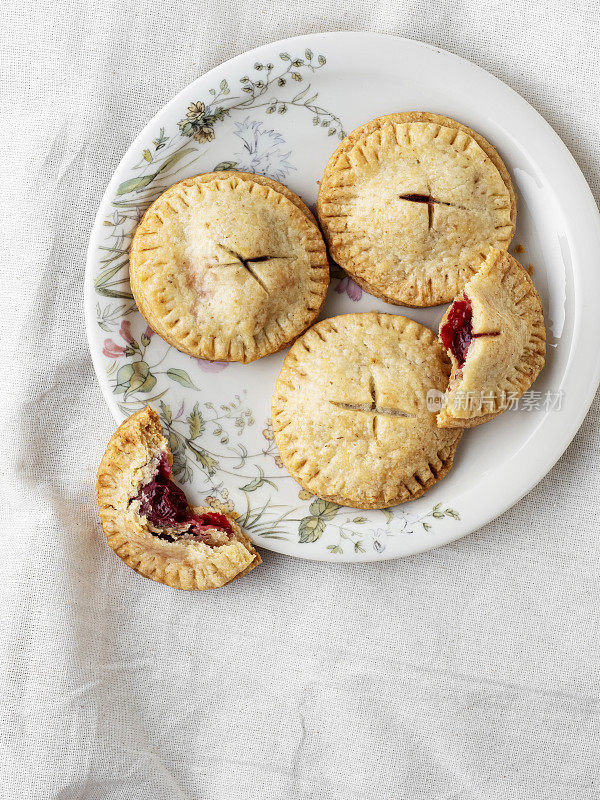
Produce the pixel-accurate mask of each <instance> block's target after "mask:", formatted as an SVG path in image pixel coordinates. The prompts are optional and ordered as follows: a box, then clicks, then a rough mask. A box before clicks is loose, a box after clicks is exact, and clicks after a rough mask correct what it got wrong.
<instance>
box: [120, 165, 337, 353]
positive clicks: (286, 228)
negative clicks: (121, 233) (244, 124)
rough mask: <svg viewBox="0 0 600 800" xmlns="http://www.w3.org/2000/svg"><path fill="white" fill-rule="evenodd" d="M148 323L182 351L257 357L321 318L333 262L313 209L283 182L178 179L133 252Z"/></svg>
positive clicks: (145, 223) (230, 175)
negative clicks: (312, 212) (329, 256)
mask: <svg viewBox="0 0 600 800" xmlns="http://www.w3.org/2000/svg"><path fill="white" fill-rule="evenodd" d="M129 265H130V268H129V274H130V282H131V289H132V292H133V295H134V297H135V300H136V303H137V306H138V308H139V310H140V312H141V314H142V316H143V317H144V318H145V319H146V321H147V322H148V324H149V325H150V327H151V328H152V329H153V330H155V331H156V333H158V334H159V336H161V337H162V338H163V339H164V340H165V341H167V342H169V344H172V345H173V346H174V347H176V348H177V349H178V350H181V351H182V352H184V353H187V354H189V355H191V356H195V357H197V358H202V359H209V360H216V361H242V362H244V363H246V362H249V361H253V360H255V359H257V358H260V357H262V356H265V355H268V354H270V353H274V352H276V351H277V350H281V349H282V348H283V347H286V346H287V345H288V344H289V343H290V342H291V341H293V340H294V339H295V338H296V337H297V336H298V335H299V334H300V333H302V332H303V331H304V330H305V329H306V328H307V327H308V326H309V325H310V324H311V323H312V322H313V321H314V320H315V319H316V317H317V316H318V314H319V311H320V309H321V306H322V304H323V301H324V300H325V294H326V292H327V286H328V284H329V269H328V264H327V255H326V251H325V243H324V242H323V238H322V236H321V233H320V231H319V229H318V228H317V226H316V225H315V221H314V218H313V217H312V215H311V213H310V211H309V210H308V208H307V207H306V206H305V205H304V203H303V202H302V201H301V200H300V198H299V197H297V196H296V195H295V194H293V192H291V191H290V190H289V189H287V188H286V187H285V186H282V184H279V183H277V182H276V181H273V180H270V179H269V178H265V177H263V176H259V175H250V174H247V173H236V172H217V173H208V174H205V175H198V176H196V177H195V178H188V179H186V180H183V181H180V182H179V183H176V184H175V185H173V186H171V187H170V188H169V189H167V190H166V191H165V192H164V193H163V194H162V195H160V197H159V198H158V199H157V200H155V201H154V203H153V204H152V205H151V206H150V208H149V209H148V210H147V211H146V213H145V214H144V216H143V218H142V220H141V222H140V224H139V225H138V228H137V230H136V233H135V236H134V238H133V241H132V244H131V249H130V254H129Z"/></svg>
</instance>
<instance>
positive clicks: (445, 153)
mask: <svg viewBox="0 0 600 800" xmlns="http://www.w3.org/2000/svg"><path fill="white" fill-rule="evenodd" d="M516 208H517V206H516V196H515V192H514V189H513V187H512V183H511V180H510V176H509V174H508V171H507V169H506V167H505V165H504V163H503V162H502V159H501V158H500V156H499V155H498V153H497V152H496V150H495V149H494V148H493V147H492V145H490V144H489V143H488V142H486V140H485V139H484V138H483V137H482V136H480V135H479V134H478V133H476V132H475V131H472V130H471V129H470V128H467V127H466V126H465V125H461V124H460V123H459V122H456V121H455V120H452V119H449V118H448V117H442V116H439V115H438V114H427V113H423V112H411V113H402V114H390V115H388V116H385V117H379V118H378V119H375V120H373V121H372V122H369V123H367V124H366V125H362V126H361V127H360V128H357V129H356V130H355V131H353V132H352V133H351V134H350V135H349V136H347V137H346V138H345V139H344V140H343V141H342V143H341V144H340V145H339V147H338V148H337V150H336V151H335V152H334V154H333V155H332V156H331V158H330V159H329V162H328V164H327V166H326V168H325V172H324V173H323V177H322V179H321V187H320V191H319V199H318V202H317V213H318V216H319V220H320V222H321V227H322V229H323V232H324V235H325V238H326V240H327V243H328V245H329V249H330V253H331V256H332V257H333V258H334V259H335V261H337V263H338V264H340V266H342V267H343V268H344V269H345V270H346V271H347V272H348V273H349V274H350V275H351V276H352V278H353V279H354V280H355V281H356V283H358V284H359V285H360V286H362V287H363V289H365V290H366V291H368V292H370V293H371V294H373V295H375V296H376V297H381V298H382V299H383V300H386V301H387V302H389V303H396V304H402V305H407V306H435V305H439V304H440V303H447V302H450V301H451V300H452V298H453V297H454V296H455V295H456V294H457V293H458V292H459V291H460V290H461V289H462V288H463V287H464V285H465V283H466V282H467V281H468V280H469V278H470V277H471V275H472V274H473V273H474V272H476V271H477V268H478V267H479V265H480V264H481V263H482V261H483V260H484V259H485V253H486V252H487V249H488V248H489V246H491V245H493V246H494V247H498V248H500V249H506V248H507V247H508V245H509V244H510V241H511V239H512V237H513V234H514V231H515V221H516Z"/></svg>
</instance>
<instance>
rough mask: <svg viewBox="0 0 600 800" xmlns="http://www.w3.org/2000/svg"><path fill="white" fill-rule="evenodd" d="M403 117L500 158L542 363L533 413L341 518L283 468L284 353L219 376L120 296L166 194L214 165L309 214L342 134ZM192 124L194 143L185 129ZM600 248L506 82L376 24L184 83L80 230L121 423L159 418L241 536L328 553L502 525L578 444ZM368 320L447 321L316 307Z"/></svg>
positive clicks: (590, 220)
mask: <svg viewBox="0 0 600 800" xmlns="http://www.w3.org/2000/svg"><path fill="white" fill-rule="evenodd" d="M191 104H198V105H195V106H194V107H193V108H190V106H191ZM202 104H203V105H202ZM219 109H222V110H219ZM413 110H424V111H432V112H437V113H440V114H445V115H447V116H450V117H453V118H455V119H457V120H460V121H461V122H464V123H466V124H467V125H469V126H470V127H472V128H474V129H475V130H477V131H479V132H480V133H482V134H483V135H484V136H485V137H486V139H488V140H489V141H490V142H492V144H494V145H495V146H496V147H497V148H498V150H499V151H500V153H501V155H502V157H503V158H504V160H505V162H506V164H507V165H508V167H509V170H510V172H511V174H512V177H513V180H514V182H515V185H516V189H517V192H518V195H519V211H518V229H517V234H516V236H515V238H514V241H513V245H514V246H516V245H518V244H520V245H522V246H523V248H524V252H523V253H522V254H521V255H519V256H518V257H519V258H520V259H521V260H522V262H523V263H524V264H525V265H527V264H531V265H532V266H533V278H534V281H535V284H536V286H537V288H538V290H539V292H540V294H541V296H542V299H543V302H544V311H545V316H546V322H547V329H548V359H547V364H546V367H545V369H544V371H543V372H542V374H541V376H540V378H539V379H538V380H537V381H536V384H535V386H534V391H535V394H533V395H530V396H529V398H528V400H527V404H528V405H529V406H531V407H530V408H528V407H524V406H525V403H521V408H520V409H519V410H516V411H510V412H507V413H506V414H504V415H502V417H500V418H499V419H497V420H496V421H494V422H492V423H490V424H487V425H483V426H482V427H480V428H477V429H475V430H472V431H467V432H466V434H465V436H464V437H463V441H462V442H461V445H460V447H459V450H458V453H457V458H456V461H455V466H454V468H453V470H452V471H451V473H450V474H449V476H448V477H447V478H445V479H444V480H443V481H441V482H440V483H439V484H437V485H436V486H435V487H434V488H433V489H432V490H431V491H430V492H428V493H427V494H426V495H425V496H424V497H423V498H421V499H419V500H416V501H413V502H412V503H410V504H407V505H403V506H397V507H395V508H393V509H391V510H390V511H385V512H384V511H368V512H363V511H355V510H352V509H346V508H338V507H337V506H335V505H333V504H331V503H326V502H324V501H322V500H315V499H314V498H311V497H309V496H307V494H306V493H305V492H303V491H301V490H300V487H299V486H298V485H297V484H296V483H295V482H294V481H293V480H292V479H291V478H290V477H289V476H288V475H287V474H286V472H285V471H284V470H283V469H281V467H280V466H279V465H278V463H277V452H276V449H275V446H274V443H273V439H272V432H271V429H270V424H269V423H270V421H269V415H270V399H271V392H272V388H273V385H274V381H275V378H276V375H277V373H278V371H279V368H280V365H281V362H282V360H283V355H284V354H282V353H280V354H276V355H273V356H270V357H268V358H265V359H262V360H260V361H258V362H255V363H254V364H250V365H247V366H243V365H237V364H236V365H234V364H231V365H222V364H221V365H215V364H210V363H206V362H199V361H197V360H196V359H192V358H189V357H188V356H185V355H183V354H181V353H179V352H178V351H177V350H174V349H173V348H170V347H168V346H167V345H166V344H165V343H164V342H163V341H162V340H160V339H159V338H158V336H156V335H152V336H150V337H149V336H147V335H146V334H145V333H144V331H146V324H145V323H144V321H143V320H142V318H141V317H140V316H139V314H138V313H137V311H136V309H135V306H134V304H133V302H132V300H131V296H130V295H129V287H128V284H127V247H128V243H129V239H130V236H131V233H132V231H133V230H134V228H135V225H136V222H137V220H138V219H139V217H140V216H141V214H142V213H143V211H144V209H145V208H146V207H147V205H148V204H149V202H150V201H152V200H153V199H154V198H155V197H156V196H157V195H158V194H159V193H160V192H161V191H163V190H164V189H165V188H166V187H167V186H169V185H170V184H172V183H174V182H175V181H176V180H180V179H182V178H184V177H187V176H190V175H194V174H197V173H199V172H208V171H211V170H214V169H216V168H220V169H223V168H224V167H223V163H224V162H225V163H226V164H228V165H229V166H230V167H231V168H237V169H240V170H247V171H255V172H261V173H264V174H267V175H270V176H271V177H273V178H276V179H277V180H280V181H283V182H284V183H286V184H288V185H289V186H290V188H292V189H293V190H294V191H296V192H298V193H299V194H300V195H301V196H302V197H303V198H304V199H305V200H306V201H307V202H308V203H309V204H312V203H314V200H315V197H316V191H317V180H318V178H319V177H320V175H321V171H322V169H323V167H324V165H325V163H326V161H327V158H328V157H329V155H330V153H331V152H332V151H333V149H334V148H335V147H336V145H337V144H338V140H339V138H341V137H342V135H343V132H344V131H345V132H347V131H351V130H352V129H353V128H355V127H357V126H358V125H360V124H361V123H364V122H366V121H368V120H370V119H372V118H373V117H376V116H379V115H381V114H387V113H391V112H394V111H413ZM132 113H135V109H132ZM186 114H187V115H188V116H186ZM194 133H196V134H197V135H198V139H203V141H198V140H196V139H194V138H191V136H190V135H191V134H194ZM225 168H226V167H225ZM599 252H600V220H599V217H598V212H597V209H596V206H595V203H594V201H593V198H592V195H591V193H590V190H589V188H588V186H587V184H586V182H585V180H584V178H583V176H582V174H581V172H580V171H579V169H578V168H577V165H576V164H575V162H574V160H573V158H572V157H571V155H570V154H569V152H568V150H567V149H566V147H565V146H564V145H563V143H562V142H561V141H560V139H559V138H558V136H557V135H556V134H555V133H554V132H553V131H552V129H551V128H550V127H549V126H548V125H547V123H546V122H545V121H544V120H543V119H542V118H541V117H540V116H539V115H538V114H537V112H536V111H534V109H533V108H531V106H529V105H528V104H527V103H526V102H525V100H523V99H522V98H521V97H519V95H517V94H516V93H515V92H513V91H512V90H511V89H510V88H509V87H508V86H506V85H505V84H503V83H502V82H500V81H499V80H497V79H496V78H494V77H493V76H492V75H489V74H488V73H487V72H484V71H483V70H482V69H480V68H478V67H476V66H474V65H473V64H470V63H469V62H467V61H464V60H463V59H461V58H458V57H457V56H454V55H451V54H450V53H446V52H444V51H442V50H438V49H437V48H434V47H431V46H429V45H425V44H422V43H420V42H415V41H410V40H407V39H399V38H396V37H392V36H380V35H376V34H370V33H328V34H315V35H309V36H300V37H298V38H295V39H287V40H285V41H281V42H276V43H275V44H269V45H266V46H264V47H260V48H258V49H256V50H252V51H251V52H249V53H246V54H244V55H241V56H238V57H237V58H234V59H232V60H231V61H228V62H226V63H225V64H223V65H221V66H220V67H217V68H216V69H213V70H211V72H209V73H208V74H206V75H204V76H203V77H201V78H198V80H196V81H194V83H192V84H191V85H190V86H188V88H187V89H185V90H184V91H183V92H181V93H180V94H179V95H177V97H175V98H174V99H173V100H171V102H170V103H168V104H167V105H166V106H165V107H164V108H163V109H162V111H160V112H159V113H158V114H157V115H156V116H155V117H154V119H153V120H152V121H151V122H150V123H149V124H148V125H147V126H146V127H145V128H144V130H143V131H142V133H141V134H140V135H139V136H138V138H137V139H136V141H135V142H134V143H133V144H132V146H131V147H130V148H129V150H128V152H127V154H126V155H125V157H124V158H123V160H122V161H121V163H120V164H119V167H118V168H117V170H116V172H115V174H114V176H113V178H112V180H111V182H110V184H109V186H108V188H107V190H106V193H105V195H104V198H103V200H102V203H101V206H100V209H99V211H98V216H97V218H96V222H95V225H94V229H93V232H92V236H91V241H90V247H89V253H88V263H87V277H86V300H85V305H86V317H87V332H88V337H89V342H90V349H91V353H92V358H93V361H94V366H95V368H96V372H97V374H98V379H99V381H100V385H101V387H102V391H103V392H104V396H105V397H106V400H107V402H108V404H109V406H110V409H111V411H112V412H113V414H114V416H115V419H116V420H117V421H119V422H120V421H121V420H122V419H123V418H124V417H125V416H127V415H128V414H130V413H131V412H133V411H135V410H136V409H138V408H140V407H142V405H144V404H146V403H149V404H150V405H151V406H152V407H154V408H155V409H157V411H159V413H161V416H162V419H163V422H164V423H165V425H166V427H167V428H168V429H169V430H170V439H171V443H172V447H173V448H174V449H175V465H176V468H177V470H178V479H179V481H180V483H182V484H183V485H184V486H185V489H186V491H187V492H188V496H189V497H190V499H192V500H194V501H200V499H201V498H205V497H206V496H207V495H208V496H210V497H212V498H215V501H216V502H222V503H225V504H231V503H233V505H234V506H235V509H236V510H237V511H238V512H240V513H241V522H242V524H243V525H244V527H245V528H246V530H247V531H248V533H249V534H250V536H251V537H252V538H253V540H254V541H255V543H256V544H258V545H260V546H262V547H267V548H269V549H272V550H276V551H278V552H281V553H287V554H289V555H294V556H300V557H303V558H312V559H322V560H331V561H374V560H379V559H386V558H395V557H397V556H403V555H408V554H411V553H418V552H421V551H423V550H427V549H428V548H431V547H437V546H438V545H441V544H444V543H445V542H449V541H452V540H454V539H457V538H459V537H460V536H464V535H466V534H467V533H470V532H471V531H474V530H475V529H476V528H478V527H480V526H481V525H483V524H485V523H486V522H489V521H490V520H491V519H493V518H494V517H496V516H498V514H501V513H502V512H503V511H505V510H506V509H507V508H509V507H510V506H511V505H513V504H514V503H515V502H516V501H517V500H519V498H521V497H522V496H523V495H524V494H525V493H526V492H528V491H529V490H530V489H531V488H532V487H533V486H534V485H535V484H536V483H537V482H538V481H539V480H540V479H541V478H542V477H543V476H544V475H545V474H546V473H547V472H548V470H549V469H550V467H551V466H552V465H553V464H554V462H555V461H556V460H557V458H558V457H559V456H560V455H561V453H562V452H563V450H564V449H565V447H566V446H567V445H568V443H569V442H570V441H571V439H572V438H573V436H574V435H575V433H576V431H577V429H578V428H579V426H580V424H581V422H582V420H583V418H584V416H585V414H586V412H587V410H588V407H589V405H590V403H591V401H592V398H593V396H594V393H595V390H596V387H597V385H598V381H599V378H600V358H599V354H598V353H599V347H598V345H599V343H600V313H599V311H598V307H597V304H598V301H599V299H600V270H599V269H598V253H599ZM370 309H379V310H385V311H388V312H391V313H405V314H406V315H407V316H409V317H412V318H413V319H415V320H417V321H418V322H421V323H424V324H425V325H429V326H430V327H432V328H437V324H438V322H439V319H440V318H441V316H442V313H443V311H444V308H443V307H440V308H437V309H421V310H419V309H416V310H415V309H402V308H398V307H394V306H389V305H386V304H385V303H383V302H381V301H378V300H376V299H374V298H373V297H371V296H370V295H368V294H366V293H364V292H361V291H360V289H358V287H356V286H355V285H354V284H352V283H351V282H349V280H348V279H347V278H346V279H344V280H340V279H334V280H333V281H332V285H331V287H330V290H329V295H328V299H327V303H326V306H325V310H324V316H331V315H333V314H339V313H344V312H350V311H366V310H370ZM147 333H150V332H149V331H148V332H147ZM230 507H231V506H230Z"/></svg>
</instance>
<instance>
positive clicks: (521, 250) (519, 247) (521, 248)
mask: <svg viewBox="0 0 600 800" xmlns="http://www.w3.org/2000/svg"><path fill="white" fill-rule="evenodd" d="M524 252H525V248H524V247H523V245H522V244H518V245H517V246H516V247H515V253H524Z"/></svg>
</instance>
